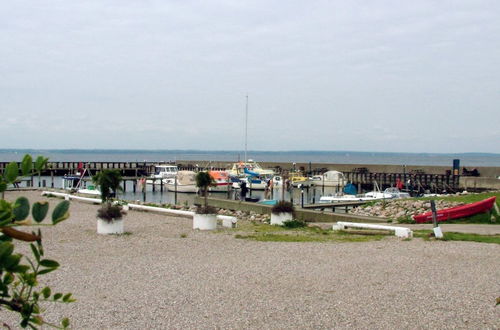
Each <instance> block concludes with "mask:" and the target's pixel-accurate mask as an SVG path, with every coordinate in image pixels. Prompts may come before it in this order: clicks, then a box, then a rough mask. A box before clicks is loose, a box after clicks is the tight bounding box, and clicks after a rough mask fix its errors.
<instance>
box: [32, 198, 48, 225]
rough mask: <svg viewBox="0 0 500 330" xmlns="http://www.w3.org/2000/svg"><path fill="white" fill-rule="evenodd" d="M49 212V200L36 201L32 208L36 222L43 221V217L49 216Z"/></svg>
mask: <svg viewBox="0 0 500 330" xmlns="http://www.w3.org/2000/svg"><path fill="white" fill-rule="evenodd" d="M48 212H49V203H48V202H45V201H43V202H36V203H35V204H33V208H32V209H31V215H32V216H33V220H35V221H36V222H42V221H43V219H45V217H46V216H47V213H48Z"/></svg>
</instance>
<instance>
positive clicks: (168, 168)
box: [146, 164, 179, 184]
mask: <svg viewBox="0 0 500 330" xmlns="http://www.w3.org/2000/svg"><path fill="white" fill-rule="evenodd" d="M178 171H179V169H178V167H177V166H176V165H167V164H157V165H155V171H154V173H153V174H151V176H150V177H149V178H148V179H147V180H146V183H147V184H161V182H162V180H163V179H168V178H174V177H175V176H176V175H177V172H178Z"/></svg>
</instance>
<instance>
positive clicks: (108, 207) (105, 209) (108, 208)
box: [97, 203, 126, 222]
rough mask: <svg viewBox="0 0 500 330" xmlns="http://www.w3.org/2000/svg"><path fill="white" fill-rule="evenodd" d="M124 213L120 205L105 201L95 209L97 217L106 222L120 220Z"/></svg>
mask: <svg viewBox="0 0 500 330" xmlns="http://www.w3.org/2000/svg"><path fill="white" fill-rule="evenodd" d="M125 214H126V213H125V211H123V209H122V206H121V205H113V204H111V203H105V204H104V205H103V206H102V207H101V208H100V209H99V210H97V217H98V218H99V219H102V220H104V221H107V222H113V221H114V220H120V219H121V218H122V217H123V216H124V215H125Z"/></svg>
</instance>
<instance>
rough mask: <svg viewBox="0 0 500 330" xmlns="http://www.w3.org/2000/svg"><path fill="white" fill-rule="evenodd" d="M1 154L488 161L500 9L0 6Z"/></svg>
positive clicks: (332, 4) (498, 70)
mask: <svg viewBox="0 0 500 330" xmlns="http://www.w3.org/2000/svg"><path fill="white" fill-rule="evenodd" d="M0 45H1V47H0V115H1V118H2V120H0V148H41V149H54V148H55V149H58V148H60V149H68V148H76V149H87V148H90V149H198V150H242V149H243V148H244V145H245V111H246V96H247V95H248V122H247V123H248V135H247V136H248V138H247V147H248V150H267V151H273V150H351V151H382V152H391V151H392V152H437V153H456V152H491V153H500V110H499V107H500V2H499V1H496V0H494V1H481V0H470V1H461V0H453V1H435V0H432V1H429V0H419V1H377V0H373V1H369V0H366V1H359V0H358V1H357V0H350V1H347V0H346V1H333V0H331V1H321V0H318V1H293V0H289V1H272V0H266V1H259V0H253V1H229V0H221V1H190V0H182V1H180V0H179V1H166V0H161V1H148V0H145V1H130V0H119V1H118V0H117V1H112V0H109V1H105V0H88V1H63V0H60V1H23V0H16V1H14V0H6V1H2V2H0Z"/></svg>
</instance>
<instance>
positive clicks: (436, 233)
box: [431, 199, 443, 238]
mask: <svg viewBox="0 0 500 330" xmlns="http://www.w3.org/2000/svg"><path fill="white" fill-rule="evenodd" d="M431 211H432V224H433V226H434V237H436V238H443V232H442V231H441V228H439V224H438V222H437V211H436V204H435V202H434V200H433V199H431Z"/></svg>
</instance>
